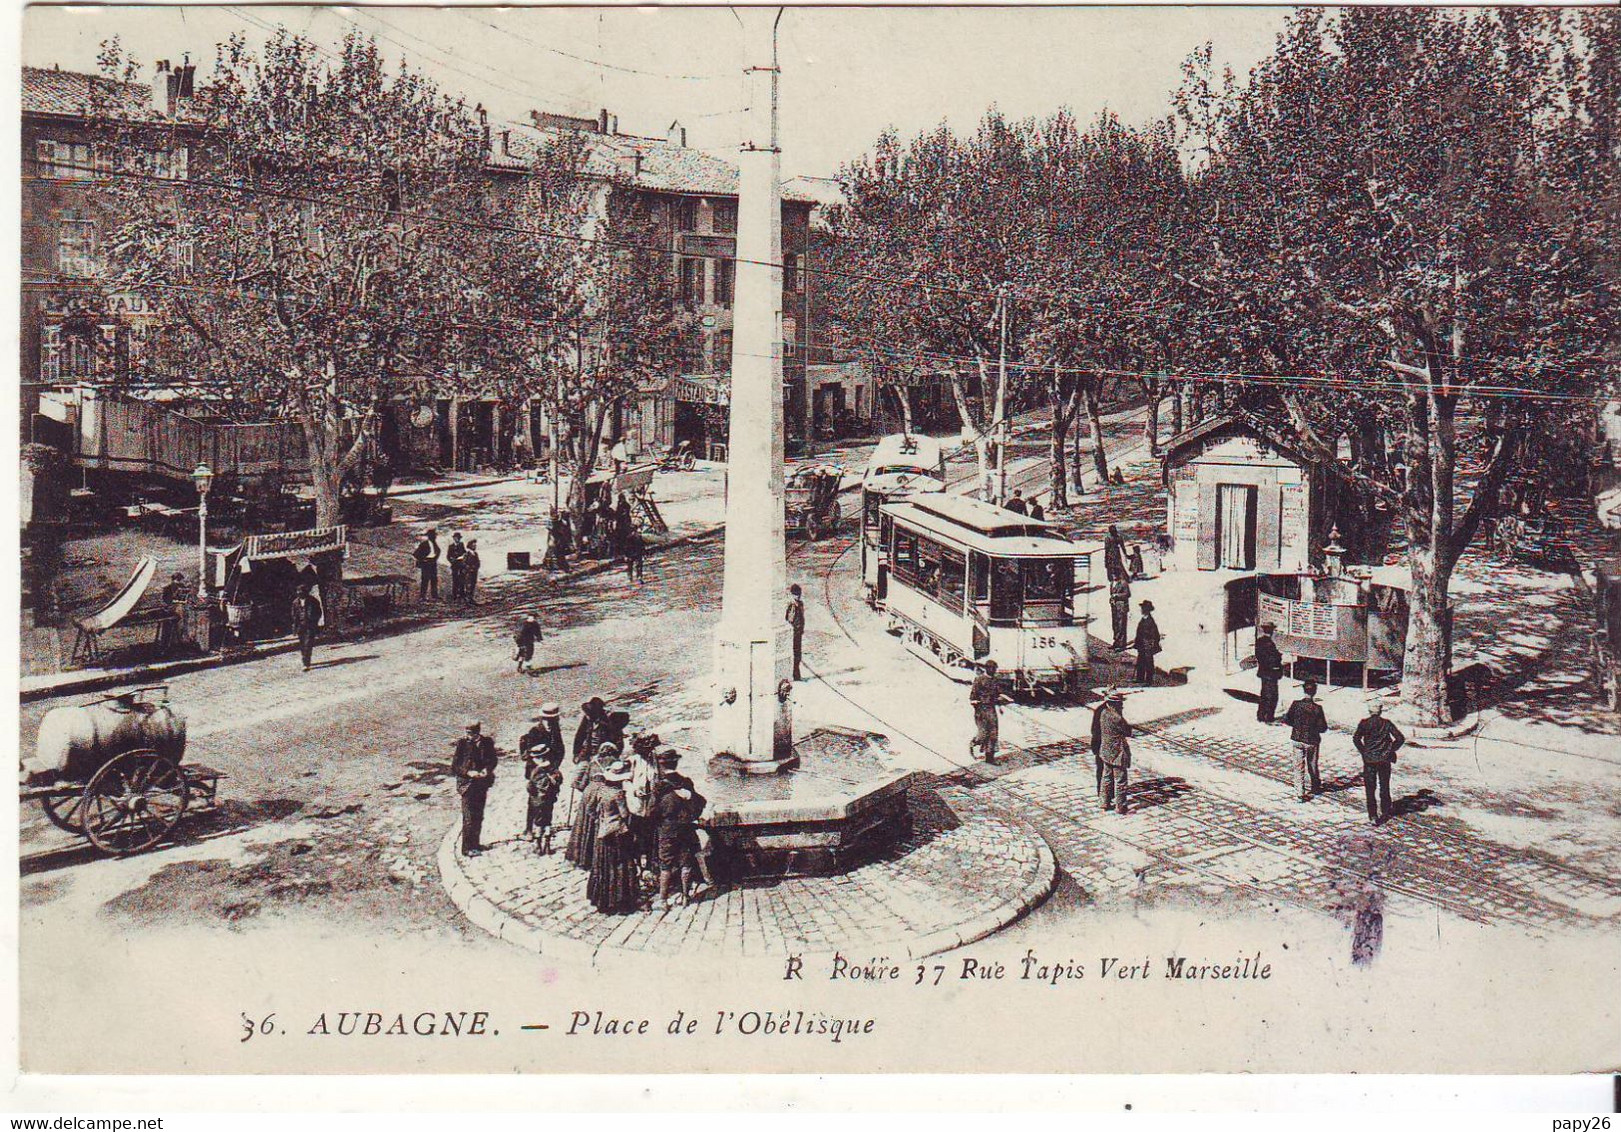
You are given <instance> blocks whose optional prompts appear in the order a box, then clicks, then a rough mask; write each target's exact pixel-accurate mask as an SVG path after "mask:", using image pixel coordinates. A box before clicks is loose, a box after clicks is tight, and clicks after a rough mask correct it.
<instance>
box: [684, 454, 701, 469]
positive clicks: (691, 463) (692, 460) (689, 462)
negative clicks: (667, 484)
mask: <svg viewBox="0 0 1621 1132" xmlns="http://www.w3.org/2000/svg"><path fill="white" fill-rule="evenodd" d="M697 466H698V460H697V458H696V457H694V456H693V454H692V453H691V452H683V453H681V470H682V471H683V472H690V471H692V469H694V468H696V467H697Z"/></svg>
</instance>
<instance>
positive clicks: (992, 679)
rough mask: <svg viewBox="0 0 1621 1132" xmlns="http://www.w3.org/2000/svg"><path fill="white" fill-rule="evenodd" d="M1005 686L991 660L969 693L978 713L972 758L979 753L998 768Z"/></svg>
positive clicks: (969, 748)
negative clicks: (1000, 713) (1001, 709)
mask: <svg viewBox="0 0 1621 1132" xmlns="http://www.w3.org/2000/svg"><path fill="white" fill-rule="evenodd" d="M1005 698H1006V697H1004V696H1003V695H1002V686H1001V684H1000V683H999V682H998V680H997V678H996V661H994V660H987V661H985V663H984V664H983V665H982V666H981V667H980V671H979V675H978V676H976V677H974V683H973V686H972V687H970V688H969V689H968V702H969V704H970V705H972V706H973V709H974V738H973V739H972V740H971V741H970V742H969V744H968V755H969V757H970V758H972V757H974V751H975V750H976V749H977V750H978V751H979V753H980V755H982V756H984V759H985V761H986V762H987V763H989V764H991V765H992V766H995V765H996V751H997V742H998V739H999V737H1000V733H1001V720H1000V719H999V717H998V713H997V709H998V708H999V707H1000V705H1001V703H1002V701H1003V699H1005Z"/></svg>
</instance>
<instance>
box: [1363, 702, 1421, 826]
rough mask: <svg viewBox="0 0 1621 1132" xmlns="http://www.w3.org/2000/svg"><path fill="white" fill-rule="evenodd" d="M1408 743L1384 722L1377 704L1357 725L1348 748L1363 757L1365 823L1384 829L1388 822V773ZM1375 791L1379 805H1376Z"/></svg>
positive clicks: (1396, 728) (1398, 729)
mask: <svg viewBox="0 0 1621 1132" xmlns="http://www.w3.org/2000/svg"><path fill="white" fill-rule="evenodd" d="M1406 742H1407V736H1405V735H1403V734H1402V733H1401V729H1400V728H1398V727H1397V726H1396V725H1395V724H1394V723H1392V722H1390V720H1388V719H1386V718H1385V706H1384V705H1383V704H1381V703H1379V702H1378V701H1377V700H1375V701H1373V702H1371V703H1369V704H1368V716H1367V718H1366V719H1364V720H1363V721H1362V722H1361V723H1359V724H1357V725H1356V733H1355V734H1353V735H1352V736H1351V744H1352V745H1353V746H1354V747H1356V749H1357V754H1359V755H1361V756H1362V792H1363V793H1364V794H1366V795H1367V800H1368V821H1369V823H1370V824H1372V825H1383V824H1384V823H1385V822H1387V821H1389V820H1390V819H1391V816H1392V815H1393V814H1394V813H1395V808H1394V807H1393V806H1392V805H1391V802H1390V771H1391V767H1392V766H1393V765H1394V764H1395V762H1396V752H1397V751H1399V750H1401V748H1402V745H1403V744H1404V743H1406ZM1376 790H1377V793H1378V797H1377V802H1378V805H1375V804H1374V803H1375V800H1376V799H1375V796H1374V795H1375V791H1376Z"/></svg>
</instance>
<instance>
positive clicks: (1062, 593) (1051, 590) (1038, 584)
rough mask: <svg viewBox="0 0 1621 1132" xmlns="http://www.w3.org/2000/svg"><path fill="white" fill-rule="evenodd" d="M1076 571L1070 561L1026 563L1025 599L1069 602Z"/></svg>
mask: <svg viewBox="0 0 1621 1132" xmlns="http://www.w3.org/2000/svg"><path fill="white" fill-rule="evenodd" d="M1073 577H1074V569H1073V566H1072V565H1071V563H1070V562H1069V560H1068V559H1060V558H1055V559H1049V560H1047V561H1041V560H1039V559H1038V560H1036V561H1033V562H1032V561H1027V562H1025V563H1024V599H1025V601H1027V602H1031V601H1068V600H1069V591H1070V587H1071V581H1072V579H1073Z"/></svg>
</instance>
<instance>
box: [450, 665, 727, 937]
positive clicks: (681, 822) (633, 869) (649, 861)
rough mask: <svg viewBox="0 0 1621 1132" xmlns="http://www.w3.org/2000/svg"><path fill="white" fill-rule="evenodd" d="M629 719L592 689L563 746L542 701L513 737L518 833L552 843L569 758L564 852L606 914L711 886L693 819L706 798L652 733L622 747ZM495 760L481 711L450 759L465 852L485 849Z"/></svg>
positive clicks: (670, 903) (555, 716)
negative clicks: (520, 807)
mask: <svg viewBox="0 0 1621 1132" xmlns="http://www.w3.org/2000/svg"><path fill="white" fill-rule="evenodd" d="M629 725H630V715H629V714H628V713H627V712H622V711H609V710H608V709H607V705H606V704H605V703H604V702H603V700H602V699H601V698H600V697H593V698H592V699H590V700H587V701H586V702H585V703H584V704H582V705H581V707H580V722H579V725H578V726H577V728H576V729H575V733H574V741H573V744H572V747H571V748H566V747H565V745H564V741H563V731H562V711H561V709H560V708H559V707H558V705H556V704H552V703H548V704H544V705H542V707H541V710H540V716H539V718H538V719H537V720H536V721H535V723H534V726H532V727H531V728H530V729H529V730H528V731H527V732H525V734H524V735H523V736H522V737H521V738H520V739H519V740H518V753H519V755H520V756H521V757H522V759H523V764H524V785H525V792H526V795H527V805H526V808H525V818H524V832H523V837H524V839H525V840H527V841H529V842H531V843H532V844H533V845H534V846H535V850H536V851H537V852H539V853H541V854H549V853H551V852H552V850H553V845H552V841H553V836H554V832H555V830H556V828H557V824H558V823H557V821H556V818H557V805H558V802H559V800H560V798H561V796H562V792H563V790H564V787H565V769H564V768H565V765H566V764H568V763H570V762H571V763H572V776H571V780H570V781H569V782H568V783H567V785H568V786H569V788H570V790H571V794H570V798H569V802H568V813H567V815H566V817H565V821H564V822H563V824H564V825H567V826H568V827H569V839H568V843H567V845H566V846H565V847H564V850H563V855H564V858H565V859H566V860H567V861H568V862H569V863H570V864H572V865H575V866H577V867H579V868H581V869H584V870H586V873H587V877H586V897H587V899H589V900H590V902H591V905H592V907H594V908H596V909H597V910H598V911H599V912H603V913H607V914H611V915H622V914H625V913H629V912H634V911H637V910H639V909H641V908H643V907H645V906H647V904H649V903H650V902H651V901H652V900H653V899H657V900H658V901H659V902H660V903H661V904H662V905H663V906H664V907H666V908H673V907H677V906H679V905H682V904H685V903H686V902H687V901H689V900H694V899H699V898H701V897H702V896H704V895H706V894H707V893H709V892H711V891H713V890H714V889H715V888H716V887H717V886H716V881H715V876H714V872H713V870H712V868H711V853H710V850H709V848H708V843H707V833H705V832H704V831H703V830H702V829H701V828H700V826H699V819H700V818H701V817H702V816H703V812H704V808H705V806H706V805H707V804H708V801H707V799H706V798H705V797H704V796H703V794H701V793H700V792H699V791H698V788H697V786H696V785H695V784H694V783H693V781H692V779H691V778H689V777H687V776H686V775H684V774H682V773H681V771H680V764H681V755H680V753H679V752H678V751H676V750H675V749H674V748H671V747H667V746H664V745H663V743H662V741H661V740H660V739H659V737H658V736H657V735H656V734H653V733H651V732H647V733H643V734H640V735H636V736H634V737H633V738H631V739H630V741H629V751H628V753H627V751H626V732H627V730H628V728H629ZM571 756H572V757H571ZM497 763H498V755H497V752H496V749H495V744H494V743H493V741H491V740H490V739H489V737H488V736H485V735H484V734H483V728H482V724H481V723H480V721H478V720H473V721H470V722H469V723H468V725H467V733H466V734H465V735H464V736H463V737H462V738H461V739H460V740H458V742H457V744H456V753H455V757H454V758H453V760H452V763H451V770H452V773H453V774H454V775H455V777H456V789H457V792H458V794H459V795H460V796H461V802H462V833H461V851H462V854H463V855H464V856H469V857H471V856H477V855H478V854H480V853H482V852H483V851H484V846H483V845H482V843H481V838H482V836H483V825H484V808H485V802H486V800H487V798H488V796H489V790H490V787H491V785H493V783H494V780H495V771H496V766H497Z"/></svg>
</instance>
